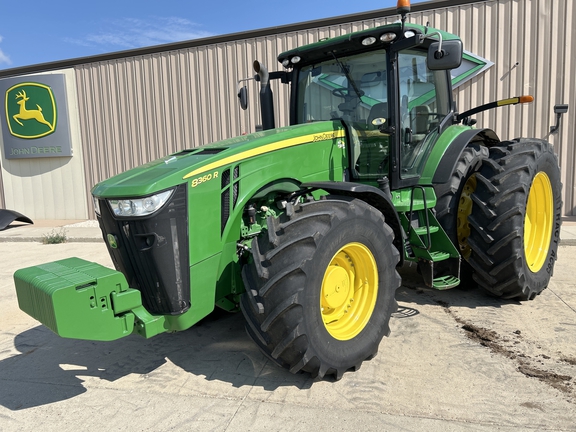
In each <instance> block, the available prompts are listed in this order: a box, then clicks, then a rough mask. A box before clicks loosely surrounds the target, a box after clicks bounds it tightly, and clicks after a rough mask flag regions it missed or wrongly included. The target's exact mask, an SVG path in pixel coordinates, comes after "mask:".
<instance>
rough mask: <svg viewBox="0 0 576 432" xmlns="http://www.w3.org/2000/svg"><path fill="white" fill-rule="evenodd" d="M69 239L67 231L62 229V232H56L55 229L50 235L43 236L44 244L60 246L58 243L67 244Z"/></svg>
mask: <svg viewBox="0 0 576 432" xmlns="http://www.w3.org/2000/svg"><path fill="white" fill-rule="evenodd" d="M67 240H68V237H67V236H66V230H65V229H64V228H61V229H60V231H58V232H56V230H55V229H53V230H52V231H50V233H48V234H44V235H43V236H42V243H43V244H58V243H66V241H67Z"/></svg>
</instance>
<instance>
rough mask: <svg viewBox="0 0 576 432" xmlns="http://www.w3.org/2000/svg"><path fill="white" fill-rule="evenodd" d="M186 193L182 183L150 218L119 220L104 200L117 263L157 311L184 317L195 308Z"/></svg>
mask: <svg viewBox="0 0 576 432" xmlns="http://www.w3.org/2000/svg"><path fill="white" fill-rule="evenodd" d="M186 192H187V188H186V184H181V185H179V186H178V187H177V188H176V190H175V192H174V194H173V195H172V198H171V199H170V201H169V202H168V203H166V204H165V205H164V207H163V208H162V209H161V210H160V211H159V212H158V213H155V214H153V215H152V216H149V217H145V218H134V219H127V218H117V217H115V216H114V214H113V213H112V210H111V209H110V207H109V206H108V204H107V203H106V202H105V200H100V211H101V216H100V217H99V218H98V221H99V223H100V228H101V229H102V232H103V235H104V241H105V242H106V246H107V247H108V251H109V252H110V256H111V257H112V261H113V262H114V265H115V266H116V269H117V270H118V271H121V272H122V273H124V275H125V276H126V279H127V280H128V283H129V285H130V287H132V288H136V289H138V290H139V291H140V292H141V294H142V303H143V305H144V307H145V308H146V309H147V310H148V311H149V312H151V313H156V314H161V315H178V314H181V313H183V312H186V311H187V310H188V309H189V308H190V269H189V253H188V249H189V241H188V197H187V193H186ZM109 236H113V237H112V238H111V239H109ZM110 240H114V241H110ZM113 246H116V247H113Z"/></svg>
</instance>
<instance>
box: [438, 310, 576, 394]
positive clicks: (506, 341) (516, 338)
mask: <svg viewBox="0 0 576 432" xmlns="http://www.w3.org/2000/svg"><path fill="white" fill-rule="evenodd" d="M437 303H438V304H439V305H440V306H442V308H443V309H444V311H445V312H446V313H447V314H448V315H450V316H451V317H452V318H453V319H454V320H455V321H456V322H457V323H458V324H461V328H462V330H464V332H465V333H464V334H465V335H466V337H467V338H468V339H470V340H472V341H474V342H476V343H478V344H480V345H482V346H484V347H486V348H488V349H490V351H491V352H493V353H494V354H498V355H502V356H504V357H506V358H508V359H511V360H513V361H515V362H516V363H517V365H518V367H517V370H518V372H520V373H522V374H523V375H525V376H526V377H529V378H535V379H537V380H539V381H541V382H543V383H545V384H547V385H549V386H551V387H553V388H555V389H557V390H559V391H561V392H563V393H564V394H565V395H567V396H569V401H570V402H572V403H576V397H575V396H576V395H575V392H574V390H573V387H572V378H573V377H572V376H570V375H564V374H558V373H555V372H552V371H550V370H544V369H541V368H539V367H535V366H534V364H533V363H536V362H538V363H541V364H543V361H542V359H544V360H546V361H556V362H564V363H568V364H570V365H576V359H574V358H572V357H567V356H563V355H560V356H559V357H558V358H557V359H556V360H555V359H553V358H552V357H551V356H549V355H546V354H540V355H539V356H537V357H538V358H535V359H533V358H532V357H531V356H529V355H527V354H526V353H524V352H522V351H521V350H520V349H519V348H518V347H519V345H520V341H521V340H522V339H523V336H522V332H521V331H520V330H515V331H514V332H512V334H511V336H510V337H509V338H508V337H502V336H501V335H499V334H498V333H497V332H495V331H494V330H490V329H487V328H484V327H480V326H477V325H475V324H473V323H471V322H469V321H466V320H464V319H462V318H460V317H459V316H458V315H456V314H455V313H454V311H453V310H452V309H450V305H449V304H448V303H446V302H443V301H437ZM538 348H540V347H538Z"/></svg>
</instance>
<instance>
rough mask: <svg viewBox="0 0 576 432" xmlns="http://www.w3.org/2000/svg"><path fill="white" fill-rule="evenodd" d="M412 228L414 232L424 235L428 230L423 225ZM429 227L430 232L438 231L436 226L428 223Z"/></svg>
mask: <svg viewBox="0 0 576 432" xmlns="http://www.w3.org/2000/svg"><path fill="white" fill-rule="evenodd" d="M413 229H414V232H415V233H416V234H418V235H426V234H428V230H427V229H426V227H425V226H423V227H418V228H413ZM429 229H430V234H432V233H435V232H437V231H438V227H437V226H435V225H430V227H429Z"/></svg>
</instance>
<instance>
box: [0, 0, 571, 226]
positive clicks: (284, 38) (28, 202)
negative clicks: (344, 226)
mask: <svg viewBox="0 0 576 432" xmlns="http://www.w3.org/2000/svg"><path fill="white" fill-rule="evenodd" d="M575 14H576V10H575V8H574V2H573V1H572V0H557V1H547V0H486V1H470V0H436V1H429V2H425V3H418V4H415V5H413V6H412V12H411V13H410V14H409V16H408V20H409V22H412V23H417V24H422V25H425V24H426V23H430V25H431V26H432V27H437V28H440V29H443V30H447V31H449V32H452V33H455V34H458V35H459V36H460V37H461V38H462V41H463V43H464V48H465V49H466V50H467V51H470V52H472V53H474V54H477V55H479V56H481V57H483V58H485V59H488V60H489V61H491V62H493V63H494V65H493V66H492V67H491V68H489V69H487V70H485V71H483V72H482V73H480V74H478V75H476V76H475V77H474V78H472V79H471V80H469V81H467V82H466V83H465V84H463V85H461V86H460V87H458V88H457V89H456V90H455V97H456V101H457V103H458V108H459V110H460V111H464V110H467V109H469V108H472V107H475V106H478V105H481V104H483V103H486V102H490V101H493V100H497V99H503V98H507V97H511V96H519V95H523V94H531V95H533V96H534V97H535V102H534V103H532V104H530V105H522V106H520V105H518V106H512V107H504V108H500V109H498V110H491V111H487V112H485V113H481V114H478V115H477V116H476V117H475V118H477V120H478V125H482V126H485V127H490V128H492V129H494V130H495V131H496V133H497V134H498V135H499V136H500V137H501V138H502V139H508V138H514V137H519V136H528V137H538V138H546V139H548V140H549V141H550V142H552V143H553V144H554V146H555V148H556V151H557V154H558V157H559V161H560V165H561V168H562V182H563V184H564V197H563V199H564V215H567V216H570V215H576V202H575V200H576V190H575V179H574V168H575V164H576V155H575V151H574V142H575V138H576V137H575V133H574V127H573V125H574V124H576V106H575V105H574V103H575V102H576V82H575V81H574V79H573V76H574V75H576V43H574V42H572V41H574V40H576V19H575ZM397 19H398V15H396V12H395V9H394V8H390V9H380V10H375V11H371V12H366V13H359V14H354V15H347V16H340V17H335V18H331V19H324V20H318V21H309V22H304V23H298V24H293V25H287V26H282V27H274V28H267V29H262V30H255V31H249V32H244V33H236V34H229V35H224V36H217V37H211V38H205V39H197V40H192V41H187V42H180V43H174V44H168V45H162V46H156V47H150V48H143V49H137V50H132V51H125V52H119V53H112V54H108V55H100V56H94V57H86V58H81V59H73V60H68V61H61V62H54V63H49V64H41V65H34V66H28V67H22V68H16V69H8V70H0V83H1V82H2V81H3V80H6V79H11V80H14V79H15V78H16V79H21V80H22V81H26V80H28V79H30V77H29V76H30V75H34V76H35V77H37V76H38V75H39V74H41V75H46V74H48V75H51V74H52V75H54V74H56V75H64V77H65V91H64V92H65V98H66V101H67V106H68V124H69V136H70V143H71V147H72V152H73V155H72V156H71V157H70V156H68V157H51V158H35V157H27V158H8V157H7V155H6V154H5V153H6V152H5V151H3V152H1V153H2V156H1V159H0V163H1V166H2V167H1V170H0V208H9V209H13V210H17V211H19V212H21V213H24V214H26V215H27V216H29V217H31V218H33V219H89V218H92V211H93V210H92V202H91V198H90V193H89V191H90V189H91V187H92V186H93V185H94V184H95V183H97V182H98V181H100V180H103V179H105V178H108V177H110V176H112V175H114V174H117V173H119V172H122V171H125V170H127V169H129V168H132V167H134V166H137V165H140V164H143V163H146V162H148V161H151V160H154V159H156V158H159V157H162V156H164V155H166V154H169V153H172V152H176V151H179V150H182V149H185V148H190V147H197V146H200V145H203V144H207V143H210V142H213V141H217V140H220V139H224V138H228V137H232V136H236V135H240V134H243V133H248V132H252V131H254V130H255V128H256V125H257V124H258V123H259V118H260V114H259V111H258V106H257V105H258V104H257V103H256V101H257V92H256V87H255V86H252V88H253V92H252V94H251V95H250V98H251V102H252V103H251V106H250V109H249V110H248V111H242V110H241V109H240V107H239V105H238V102H237V97H236V94H237V82H238V80H239V79H242V78H246V77H249V76H251V75H252V74H253V71H252V62H253V61H254V60H256V59H257V60H259V61H260V62H262V63H264V64H266V65H268V68H269V69H270V70H277V69H279V68H280V67H281V66H280V65H279V64H278V63H277V60H276V57H277V55H278V54H279V53H280V52H282V51H285V50H288V49H291V48H294V47H296V46H299V45H303V44H307V43H311V42H315V41H318V40H320V39H323V38H327V37H334V36H339V35H342V34H346V33H350V32H353V31H357V30H362V29H366V28H370V27H374V26H378V25H382V24H386V23H390V22H394V21H396V20H397ZM283 87H285V86H282V87H281V84H277V83H274V84H273V91H274V95H275V101H276V113H275V117H276V121H277V125H285V124H287V123H288V110H287V107H288V93H287V89H286V88H283ZM556 104H569V105H570V109H569V110H568V113H567V114H565V115H564V117H563V118H562V122H561V125H560V128H559V130H558V131H557V132H556V133H554V134H550V127H551V126H553V125H554V124H555V123H556V116H555V114H554V112H553V107H554V105H556ZM5 135H6V134H5V133H3V132H2V130H0V142H1V141H2V140H4V139H6V136H5ZM3 147H4V146H3ZM45 151H48V150H47V149H45Z"/></svg>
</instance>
